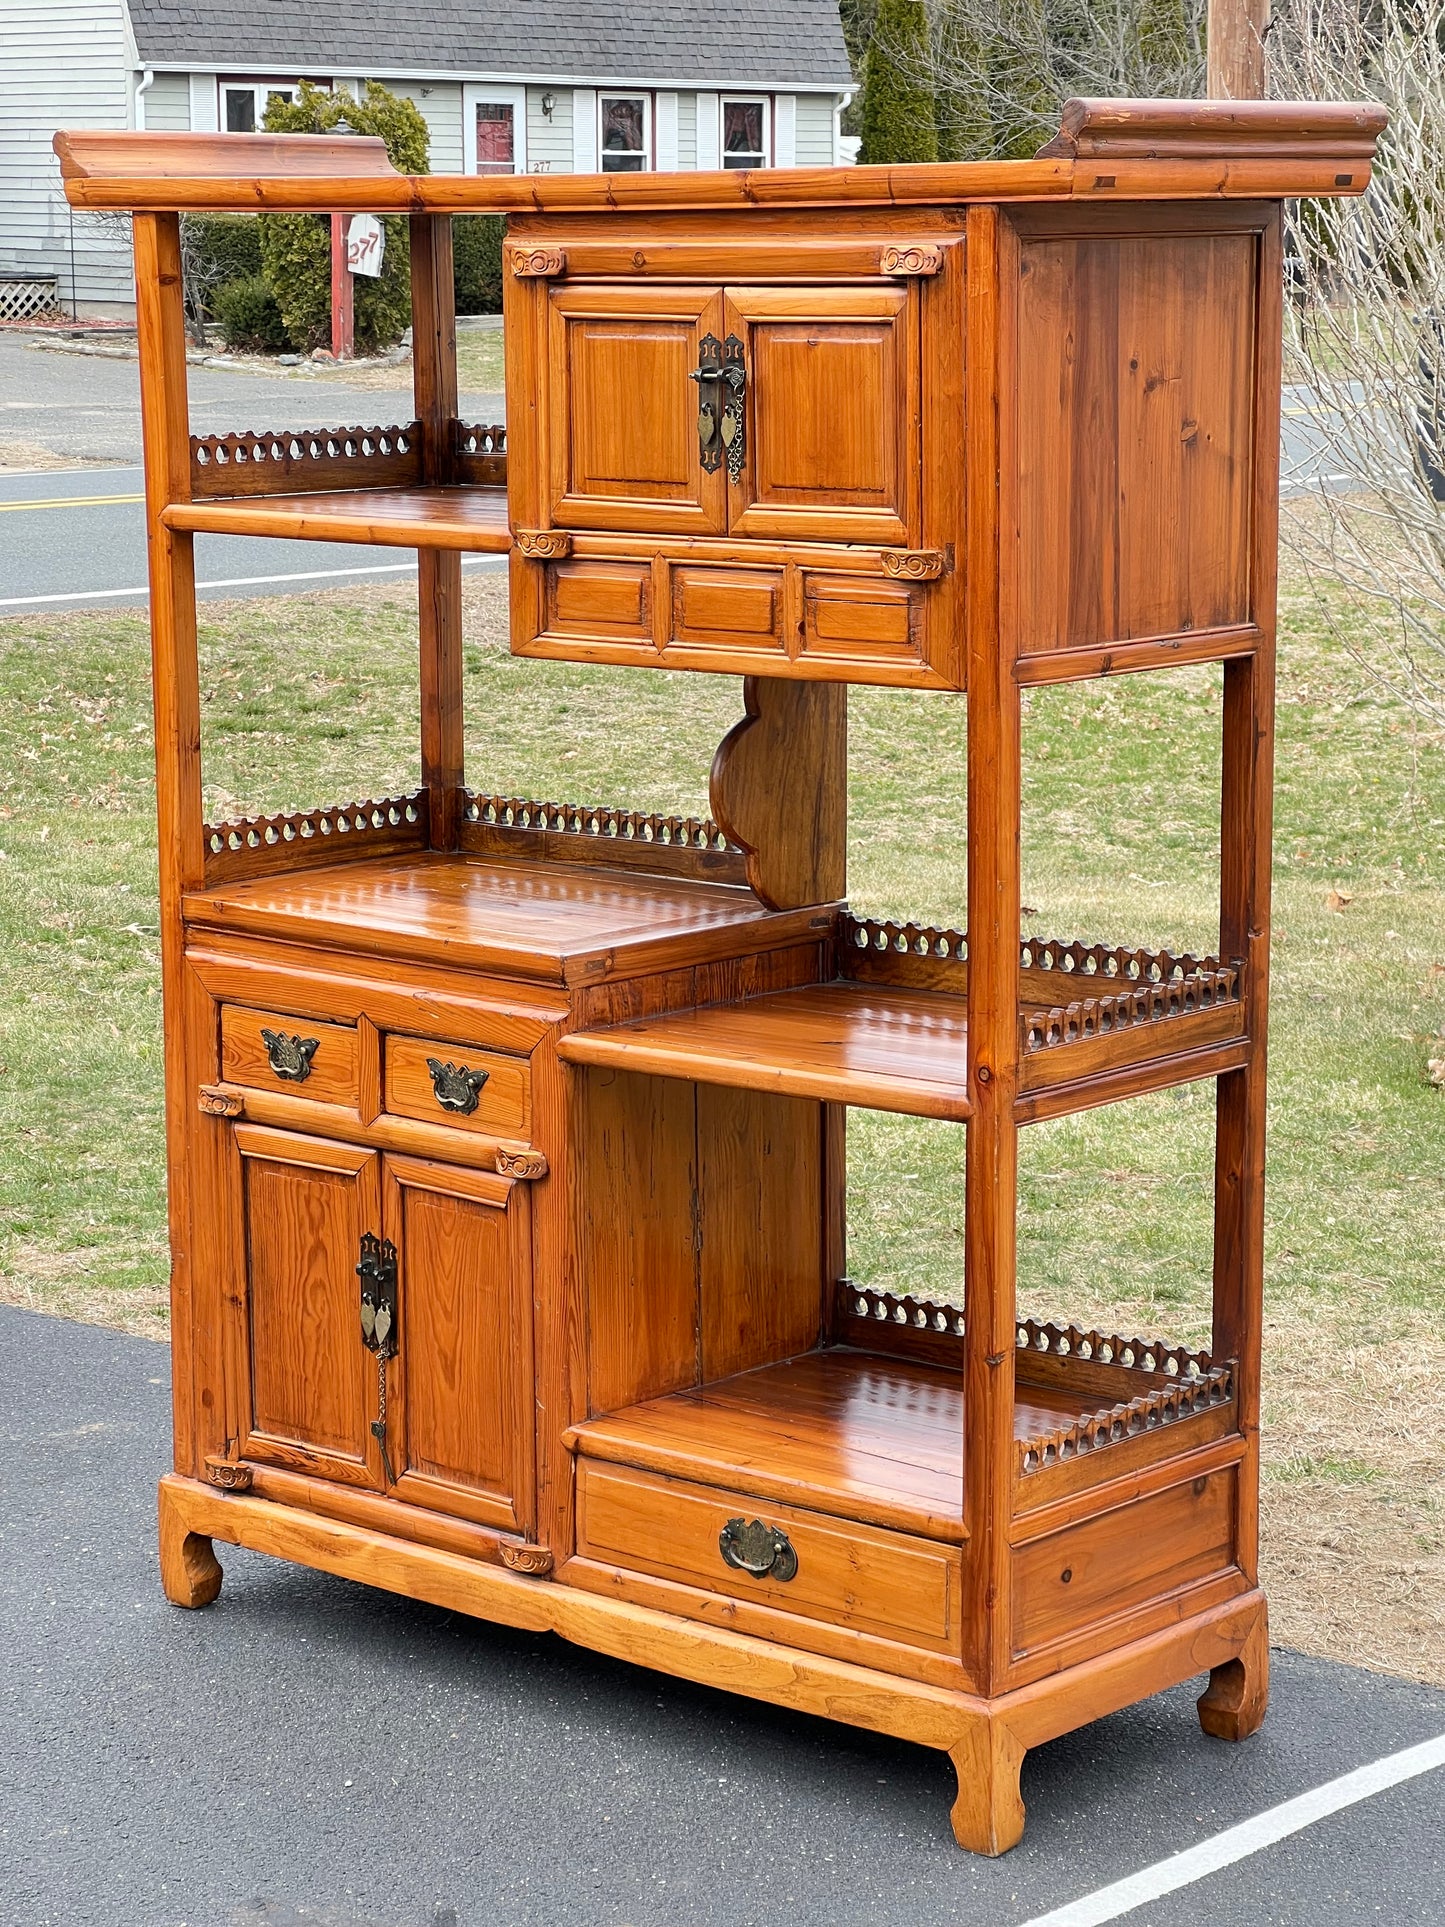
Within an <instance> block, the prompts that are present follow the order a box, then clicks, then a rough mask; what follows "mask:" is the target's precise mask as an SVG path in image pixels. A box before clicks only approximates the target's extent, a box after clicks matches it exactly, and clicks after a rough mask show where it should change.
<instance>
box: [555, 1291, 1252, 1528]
mask: <svg viewBox="0 0 1445 1927" xmlns="http://www.w3.org/2000/svg"><path fill="white" fill-rule="evenodd" d="M838 1292H839V1302H840V1316H839V1320H838V1335H839V1337H840V1338H842V1339H844V1340H846V1341H847V1342H846V1343H845V1344H842V1345H838V1346H834V1347H831V1348H829V1349H826V1350H822V1351H816V1352H809V1353H807V1354H805V1355H804V1356H802V1357H799V1358H790V1359H785V1360H783V1361H781V1362H779V1363H777V1364H772V1365H764V1366H761V1367H759V1368H758V1369H757V1370H755V1371H750V1372H741V1373H739V1374H738V1375H737V1376H736V1377H733V1378H726V1379H722V1380H719V1381H717V1382H716V1383H714V1384H710V1385H702V1386H698V1387H696V1388H693V1389H690V1390H688V1391H681V1392H673V1393H671V1394H669V1395H668V1396H666V1397H663V1398H654V1399H648V1400H646V1401H645V1402H644V1403H642V1404H638V1405H631V1406H627V1407H626V1408H624V1409H623V1410H621V1411H617V1412H611V1413H608V1414H607V1415H606V1416H605V1417H599V1418H593V1419H590V1420H589V1421H588V1422H587V1423H586V1424H584V1425H580V1426H577V1427H576V1428H574V1430H573V1431H572V1433H571V1434H570V1435H569V1442H570V1443H571V1444H572V1445H573V1446H574V1447H575V1449H576V1450H577V1451H578V1452H580V1453H581V1454H582V1456H583V1457H584V1458H594V1459H606V1460H609V1461H611V1462H613V1463H616V1464H623V1465H632V1466H638V1467H641V1468H642V1469H644V1470H647V1471H651V1472H658V1473H662V1474H665V1475H668V1476H671V1477H675V1478H684V1479H688V1480H691V1481H692V1482H693V1483H695V1484H701V1485H709V1486H716V1487H722V1488H724V1489H728V1490H732V1491H739V1492H746V1493H749V1494H754V1495H756V1496H757V1497H758V1498H760V1499H765V1500H773V1501H775V1502H776V1503H778V1504H783V1505H796V1506H801V1507H804V1508H806V1509H808V1510H810V1511H815V1512H824V1513H829V1514H832V1515H834V1516H835V1517H839V1518H847V1519H857V1520H860V1521H862V1522H864V1523H865V1524H872V1525H880V1526H892V1527H896V1528H898V1529H901V1530H903V1531H907V1532H914V1533H918V1534H920V1535H922V1536H923V1537H926V1538H932V1539H941V1540H945V1541H951V1542H954V1543H957V1542H959V1541H961V1540H962V1539H963V1537H964V1531H963V1436H964V1433H963V1387H964V1379H963V1372H962V1363H963V1341H962V1333H963V1314H962V1313H961V1312H959V1311H958V1310H957V1309H956V1308H955V1307H951V1306H940V1305H932V1304H926V1303H923V1302H922V1301H915V1300H913V1299H897V1298H892V1297H888V1296H887V1295H885V1294H880V1293H877V1292H871V1291H867V1290H862V1291H860V1290H858V1289H857V1288H856V1287H853V1286H851V1285H848V1284H847V1283H846V1282H845V1283H844V1284H841V1285H840V1286H839V1288H838ZM859 1306H862V1307H864V1309H862V1310H859V1309H858V1307H859ZM1015 1363H1016V1387H1015V1396H1014V1428H1013V1429H1014V1449H1015V1458H1016V1477H1017V1478H1018V1480H1019V1484H1020V1488H1021V1493H1022V1494H1023V1498H1024V1500H1026V1497H1027V1490H1028V1488H1029V1487H1030V1485H1031V1484H1032V1485H1036V1486H1037V1488H1038V1490H1039V1492H1040V1493H1041V1494H1047V1492H1048V1491H1049V1489H1050V1487H1051V1486H1052V1485H1053V1484H1054V1483H1055V1481H1054V1479H1053V1478H1052V1477H1051V1476H1050V1475H1052V1474H1053V1473H1054V1472H1055V1470H1056V1468H1060V1467H1068V1466H1070V1465H1073V1464H1076V1463H1080V1462H1086V1464H1087V1470H1088V1471H1089V1472H1090V1473H1092V1474H1094V1475H1096V1476H1098V1477H1100V1478H1104V1477H1107V1476H1108V1475H1109V1471H1110V1468H1111V1466H1112V1467H1117V1468H1118V1469H1119V1470H1120V1471H1123V1470H1126V1469H1137V1465H1130V1466H1126V1465H1125V1464H1124V1462H1123V1461H1124V1460H1126V1459H1129V1458H1130V1457H1131V1451H1130V1448H1131V1446H1132V1456H1134V1457H1137V1453H1138V1450H1139V1448H1138V1446H1137V1445H1135V1444H1134V1443H1133V1442H1135V1441H1139V1440H1144V1439H1146V1438H1150V1437H1151V1436H1154V1435H1158V1434H1159V1433H1161V1432H1163V1431H1164V1430H1165V1429H1166V1428H1167V1429H1171V1430H1172V1428H1174V1427H1181V1428H1182V1429H1180V1430H1179V1431H1177V1432H1174V1434H1173V1436H1174V1438H1175V1440H1176V1441H1177V1443H1176V1449H1177V1450H1180V1451H1182V1450H1186V1449H1188V1447H1189V1446H1190V1445H1191V1444H1195V1443H1198V1442H1199V1441H1200V1439H1201V1438H1202V1437H1203V1436H1204V1435H1205V1434H1206V1432H1207V1433H1208V1435H1209V1436H1211V1437H1213V1436H1217V1435H1219V1434H1220V1433H1222V1432H1223V1431H1225V1430H1227V1429H1229V1428H1230V1427H1232V1426H1233V1423H1234V1385H1233V1374H1232V1370H1231V1368H1230V1367H1229V1366H1227V1365H1226V1366H1219V1365H1216V1364H1215V1363H1214V1361H1213V1360H1211V1359H1210V1358H1208V1357H1207V1356H1206V1355H1205V1354H1203V1353H1193V1352H1188V1351H1185V1350H1183V1349H1180V1348H1176V1347H1170V1346H1167V1345H1164V1344H1163V1343H1161V1342H1160V1341H1158V1340H1151V1339H1139V1338H1118V1337H1111V1336H1108V1335H1105V1334H1103V1333H1099V1332H1083V1331H1078V1330H1076V1329H1075V1328H1074V1327H1072V1326H1058V1325H1040V1324H1037V1323H1034V1322H1033V1321H1032V1320H1025V1321H1023V1322H1022V1323H1021V1324H1020V1325H1019V1327H1018V1339H1017V1358H1016V1361H1015ZM1146 1449H1152V1448H1146Z"/></svg>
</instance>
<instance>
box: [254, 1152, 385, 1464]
mask: <svg viewBox="0 0 1445 1927" xmlns="http://www.w3.org/2000/svg"><path fill="white" fill-rule="evenodd" d="M235 1135H236V1145H237V1149H238V1150H239V1151H240V1154H241V1189H242V1209H241V1214H240V1229H241V1236H242V1241H243V1246H244V1249H243V1251H242V1252H241V1253H240V1254H239V1255H240V1261H241V1262H240V1265H239V1270H240V1274H241V1277H242V1278H243V1280H244V1305H245V1313H244V1319H243V1328H244V1334H243V1335H244V1347H243V1349H244V1354H245V1361H246V1365H245V1372H244V1379H245V1383H244V1385H243V1386H242V1388H241V1390H242V1397H241V1410H242V1413H243V1415H244V1419H245V1425H244V1430H243V1433H242V1437H241V1440H240V1450H241V1456H242V1457H243V1458H253V1459H256V1460H258V1461H263V1462H267V1463H271V1464H275V1465H282V1466H286V1467H289V1468H292V1469H297V1470H305V1471H308V1472H314V1473H317V1474H319V1475H321V1476H322V1477H325V1478H333V1479H340V1480H342V1481H343V1482H345V1483H346V1484H349V1485H377V1484H379V1483H380V1476H379V1475H380V1463H379V1454H378V1453H377V1450H376V1446H375V1443H374V1441H373V1440H372V1438H371V1435H370V1431H369V1424H370V1419H371V1414H372V1411H373V1409H374V1401H375V1376H376V1374H375V1366H374V1364H373V1362H372V1358H371V1355H370V1353H369V1352H368V1351H367V1350H366V1348H365V1346H364V1345H363V1344H362V1342H361V1325H360V1295H359V1287H358V1284H357V1278H356V1269H355V1267H356V1261H357V1255H358V1250H359V1247H360V1242H361V1234H362V1232H363V1231H375V1230H377V1229H378V1228H379V1225H380V1215H381V1187H380V1180H379V1172H378V1164H379V1160H378V1158H377V1156H376V1154H375V1153H374V1152H370V1151H362V1150H357V1149H355V1148H353V1147H352V1146H350V1145H345V1144H332V1143H328V1142H325V1141H323V1140H321V1139H319V1138H307V1137H301V1136H298V1135H295V1134H293V1133H291V1132H288V1131H272V1130H266V1129H262V1128H260V1127H259V1126H256V1125H249V1124H243V1125H237V1127H236V1133H235Z"/></svg>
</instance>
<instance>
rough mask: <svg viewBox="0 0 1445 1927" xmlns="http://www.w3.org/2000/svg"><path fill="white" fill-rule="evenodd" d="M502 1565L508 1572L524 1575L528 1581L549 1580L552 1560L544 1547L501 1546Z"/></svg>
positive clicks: (504, 1543) (506, 1544) (505, 1544)
mask: <svg viewBox="0 0 1445 1927" xmlns="http://www.w3.org/2000/svg"><path fill="white" fill-rule="evenodd" d="M501 1550H502V1564H503V1565H504V1566H505V1567H506V1568H507V1570H508V1572H520V1573H524V1574H525V1575H526V1577H527V1578H529V1579H550V1578H551V1576H552V1567H553V1563H554V1561H553V1558H552V1554H551V1552H550V1551H549V1550H548V1548H547V1547H546V1546H514V1545H509V1544H508V1543H506V1542H505V1541H504V1542H503V1544H502V1549H501Z"/></svg>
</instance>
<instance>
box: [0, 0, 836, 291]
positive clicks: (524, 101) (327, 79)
mask: <svg viewBox="0 0 1445 1927" xmlns="http://www.w3.org/2000/svg"><path fill="white" fill-rule="evenodd" d="M0 21H3V26H0V276H15V275H31V274H33V275H44V276H47V277H51V278H53V279H54V280H55V281H56V283H57V285H58V289H59V292H60V295H61V298H62V300H64V301H65V303H66V305H67V306H68V305H69V304H70V302H71V300H72V298H73V299H74V300H75V302H76V303H77V304H78V305H79V306H80V307H82V308H83V309H86V310H88V311H90V312H92V313H97V312H100V313H103V312H107V311H115V310H116V309H118V308H124V307H126V306H128V305H129V304H130V301H131V296H132V288H131V279H130V260H129V247H128V242H127V239H126V236H125V234H124V231H123V226H122V225H121V224H119V223H117V222H116V221H115V220H114V219H113V218H112V219H101V218H99V217H96V216H91V215H85V214H77V215H74V216H72V214H71V211H70V209H69V208H68V207H67V205H66V202H65V198H64V196H63V195H62V193H61V191H60V175H59V170H58V167H57V165H56V162H55V158H54V155H53V154H52V152H51V148H50V140H51V136H52V134H53V133H54V132H55V130H56V129H57V128H59V127H96V128H102V127H105V128H110V127H134V128H142V129H148V130H151V131H157V130H161V129H170V130H176V131H181V132H185V131H193V132H217V131H220V132H227V131H229V132H233V133H245V132H250V131H252V130H253V129H255V128H257V127H259V126H260V124H261V120H262V117H263V115H264V114H265V111H266V102H267V99H268V97H269V96H270V95H271V94H275V93H280V94H286V95H290V94H294V92H295V91H296V89H297V87H298V86H299V84H300V82H301V81H302V80H303V79H305V80H310V81H313V82H315V83H316V84H317V85H319V86H331V87H336V88H344V89H346V90H348V91H352V92H356V93H359V92H360V90H361V88H362V87H363V86H364V85H365V83H366V81H368V80H379V81H382V82H384V84H385V85H386V86H388V87H390V88H392V89H393V90H394V91H395V92H396V93H399V94H405V95H406V96H407V97H408V98H409V99H411V100H413V101H415V102H416V105H417V107H418V108H419V109H420V110H421V113H422V114H423V115H424V117H425V119H426V122H427V125H428V127H429V128H430V129H431V165H432V171H433V173H438V174H471V173H483V174H486V173H509V174H510V173H517V174H565V173H593V172H622V173H636V172H639V171H642V170H648V169H654V168H656V169H663V170H669V169H676V168H717V167H817V166H831V165H833V164H834V163H836V162H840V161H842V160H844V159H845V158H847V155H846V153H845V150H844V148H843V147H842V146H841V145H840V140H839V133H838V116H839V113H840V112H841V110H842V108H843V107H844V106H845V105H846V104H847V101H848V98H849V95H850V92H851V88H852V82H851V79H850V76H849V69H848V59H847V55H846V53H845V51H844V46H843V36H842V31H841V29H840V26H839V22H838V8H837V5H836V3H835V0H666V3H665V4H660V5H642V4H639V3H638V0H625V3H624V0H421V4H420V5H418V6H417V7H415V8H412V7H399V6H396V5H395V4H394V3H393V0H305V4H303V5H299V6H298V5H297V4H296V0H6V4H5V6H4V9H3V13H0Z"/></svg>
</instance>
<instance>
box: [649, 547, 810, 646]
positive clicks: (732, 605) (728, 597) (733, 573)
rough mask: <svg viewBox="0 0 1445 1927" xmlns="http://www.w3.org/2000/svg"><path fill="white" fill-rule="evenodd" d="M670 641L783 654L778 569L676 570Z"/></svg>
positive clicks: (780, 575) (781, 577) (683, 568)
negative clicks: (763, 650)
mask: <svg viewBox="0 0 1445 1927" xmlns="http://www.w3.org/2000/svg"><path fill="white" fill-rule="evenodd" d="M672 640H673V641H674V642H675V643H680V644H685V645H686V646H687V647H689V648H692V649H706V648H709V647H712V648H717V649H725V650H736V649H748V650H753V649H765V650H768V651H770V652H773V653H776V654H777V655H779V656H781V655H783V654H784V653H785V651H784V647H783V572H782V570H781V569H706V568H689V567H676V568H674V569H673V571H672Z"/></svg>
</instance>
